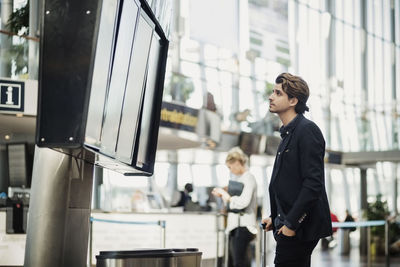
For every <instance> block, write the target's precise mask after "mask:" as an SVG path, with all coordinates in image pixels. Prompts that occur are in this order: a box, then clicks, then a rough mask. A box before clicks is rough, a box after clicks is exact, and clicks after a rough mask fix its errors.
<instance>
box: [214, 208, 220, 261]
mask: <svg viewBox="0 0 400 267" xmlns="http://www.w3.org/2000/svg"><path fill="white" fill-rule="evenodd" d="M219 216H220V214H217V216H216V224H215V225H216V227H217V251H216V253H217V254H216V255H215V264H214V266H215V267H218V255H219Z"/></svg>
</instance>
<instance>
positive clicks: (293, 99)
mask: <svg viewBox="0 0 400 267" xmlns="http://www.w3.org/2000/svg"><path fill="white" fill-rule="evenodd" d="M298 102H299V100H298V99H297V97H292V98H289V104H290V106H292V107H295V106H296V105H297V103H298Z"/></svg>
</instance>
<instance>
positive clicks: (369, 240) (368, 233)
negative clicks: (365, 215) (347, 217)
mask: <svg viewBox="0 0 400 267" xmlns="http://www.w3.org/2000/svg"><path fill="white" fill-rule="evenodd" d="M367 266H368V267H371V227H370V226H368V227H367Z"/></svg>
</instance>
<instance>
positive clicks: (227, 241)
mask: <svg viewBox="0 0 400 267" xmlns="http://www.w3.org/2000/svg"><path fill="white" fill-rule="evenodd" d="M228 258H229V233H226V234H225V255H224V267H228Z"/></svg>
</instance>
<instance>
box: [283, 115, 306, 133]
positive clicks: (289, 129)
mask: <svg viewBox="0 0 400 267" xmlns="http://www.w3.org/2000/svg"><path fill="white" fill-rule="evenodd" d="M302 117H303V115H302V114H297V115H296V117H294V119H293V120H291V122H289V123H288V125H286V126H282V127H281V128H280V129H279V132H280V133H281V137H282V138H284V137H286V136H287V135H288V134H290V133H291V132H292V131H293V130H294V128H296V126H297V123H298V122H299V121H300V118H302Z"/></svg>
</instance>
